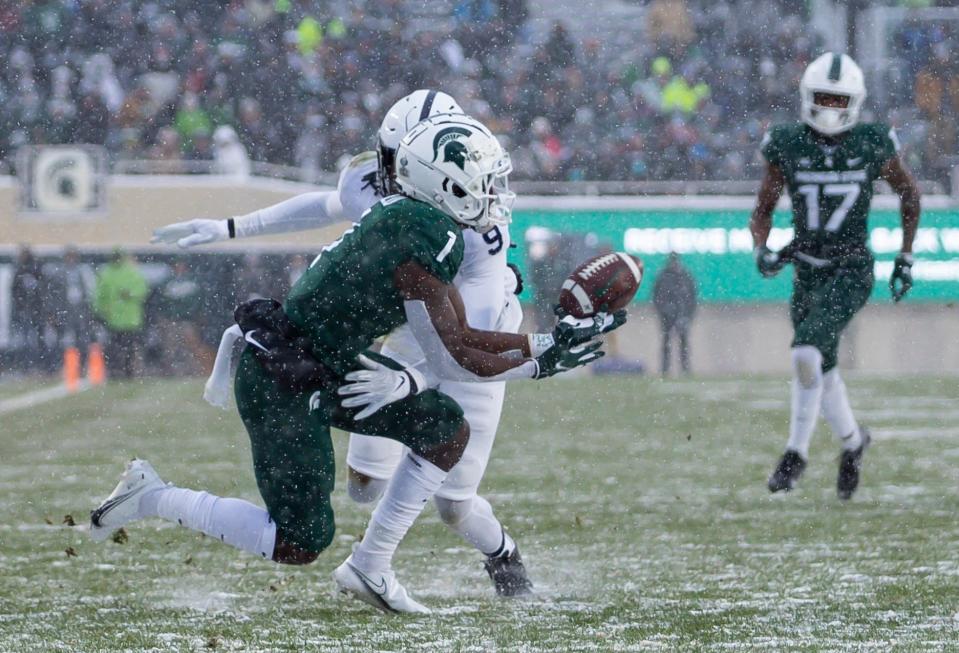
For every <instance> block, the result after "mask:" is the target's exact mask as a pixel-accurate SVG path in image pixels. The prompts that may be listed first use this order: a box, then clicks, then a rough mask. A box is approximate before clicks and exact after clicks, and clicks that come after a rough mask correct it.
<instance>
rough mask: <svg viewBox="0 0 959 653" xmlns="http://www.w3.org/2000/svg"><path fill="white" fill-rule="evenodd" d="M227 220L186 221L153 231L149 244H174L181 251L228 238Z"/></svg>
mask: <svg viewBox="0 0 959 653" xmlns="http://www.w3.org/2000/svg"><path fill="white" fill-rule="evenodd" d="M228 222H229V221H228V220H203V219H198V220H188V221H187V222H176V223H174V224H168V225H167V226H165V227H160V228H159V229H156V230H154V232H153V238H151V239H150V242H151V243H166V244H170V245H172V244H174V243H176V244H177V245H179V246H180V247H182V248H183V249H187V248H188V247H193V246H194V245H205V244H207V243H215V242H216V241H218V240H226V239H227V238H230V237H231V235H230V228H229V224H228Z"/></svg>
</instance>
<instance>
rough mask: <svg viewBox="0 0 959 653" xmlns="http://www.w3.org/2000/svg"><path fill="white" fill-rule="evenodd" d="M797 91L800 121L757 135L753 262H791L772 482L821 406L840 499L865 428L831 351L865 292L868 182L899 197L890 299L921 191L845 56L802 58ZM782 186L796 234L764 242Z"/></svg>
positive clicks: (783, 476) (790, 469) (796, 457)
mask: <svg viewBox="0 0 959 653" xmlns="http://www.w3.org/2000/svg"><path fill="white" fill-rule="evenodd" d="M800 95H801V99H802V119H803V121H802V122H800V123H794V124H789V125H780V126H778V127H774V128H773V129H772V130H770V131H769V132H768V133H767V134H766V136H765V137H764V138H763V142H762V146H761V151H762V155H763V157H764V158H765V159H766V170H765V173H764V175H763V180H762V185H761V187H760V189H759V196H758V198H757V202H756V208H755V210H754V211H753V214H752V218H751V220H750V230H751V231H752V235H753V241H754V244H755V247H756V249H755V254H756V263H757V266H758V267H759V271H760V273H762V275H763V276H765V277H771V276H774V275H775V274H776V273H778V272H779V270H780V269H781V268H782V267H783V266H784V265H785V264H787V263H790V262H791V263H793V266H794V271H795V272H794V278H793V296H792V302H791V306H790V309H791V311H790V312H791V316H792V322H793V329H794V333H795V335H794V338H793V343H792V366H793V381H792V407H791V417H790V422H789V441H788V442H787V444H786V451H785V453H784V454H783V456H782V458H781V460H780V461H779V464H778V465H777V467H776V469H775V471H774V472H773V474H772V476H770V477H769V482H768V486H769V490H770V491H771V492H778V491H780V490H791V489H792V488H793V487H794V485H795V483H796V481H797V480H798V479H799V477H800V476H801V475H802V472H803V470H804V469H805V467H806V460H807V457H808V451H809V439H810V437H811V436H812V432H813V430H814V429H815V426H816V421H817V419H818V417H819V413H820V411H822V414H823V415H824V416H825V418H826V421H827V422H829V425H830V427H831V428H832V431H833V433H834V434H835V436H836V437H837V438H838V439H839V441H840V443H841V446H842V455H841V457H840V463H839V476H838V480H837V491H838V494H839V498H841V499H849V498H850V497H851V496H852V494H853V492H855V490H856V487H857V486H858V485H859V471H860V466H861V464H862V457H863V451H864V450H865V449H866V447H867V446H868V445H869V433H868V431H867V430H866V429H864V428H862V427H861V426H860V425H859V424H858V423H857V422H856V419H855V417H854V416H853V413H852V409H851V407H850V405H849V399H848V397H847V394H846V386H845V384H844V383H843V381H842V378H841V377H840V375H839V370H838V368H837V367H836V365H837V360H836V359H837V353H838V348H839V337H840V335H841V334H842V332H843V330H844V329H845V328H846V325H848V324H849V322H850V320H852V318H853V316H854V315H855V314H856V313H857V312H858V311H859V309H861V308H862V307H863V306H864V305H865V303H866V300H867V299H868V298H869V293H870V292H871V291H872V286H873V256H872V253H871V252H870V251H869V248H868V244H867V241H868V230H867V220H868V216H869V205H870V202H871V200H872V188H873V182H874V181H876V180H877V179H884V180H885V181H887V182H888V183H889V185H890V186H891V187H892V189H893V190H894V191H895V192H896V193H897V194H898V195H899V198H900V213H901V215H902V232H903V233H902V250H901V253H900V254H899V255H898V256H897V257H896V262H895V267H894V269H893V273H892V278H891V279H890V280H889V288H890V290H891V292H892V296H893V299H894V300H895V301H899V300H900V299H902V298H903V296H904V295H905V294H906V293H907V292H908V291H909V288H910V287H911V286H912V274H911V268H912V262H913V259H912V242H913V238H914V237H915V234H916V228H917V226H918V224H919V190H918V188H917V186H916V182H915V181H914V179H913V177H912V175H911V174H910V173H909V171H908V170H907V169H906V167H905V166H904V165H903V162H902V160H901V159H900V157H899V154H898V152H899V143H898V141H897V139H896V134H895V132H894V131H893V130H892V129H890V128H889V127H888V126H886V125H883V124H879V123H859V112H860V109H861V108H862V103H863V100H864V99H865V97H866V89H865V86H864V84H863V75H862V71H861V70H860V69H859V66H858V65H856V62H855V61H853V60H852V59H851V58H850V57H849V56H847V55H844V54H834V53H826V54H824V55H822V56H821V57H819V58H818V59H816V60H815V61H813V62H812V63H811V64H809V67H808V68H807V69H806V72H805V74H804V75H803V78H802V82H801V84H800ZM783 189H786V190H787V191H788V193H789V197H790V199H791V200H792V207H793V211H792V213H793V227H794V230H795V237H794V239H793V241H792V242H791V243H790V244H789V245H788V246H787V247H786V248H784V249H783V250H781V251H779V252H772V251H770V249H769V248H768V247H767V246H766V240H767V238H768V236H769V232H770V229H771V227H772V214H773V210H774V209H775V207H776V203H777V201H778V200H779V197H780V195H781V194H782V192H783Z"/></svg>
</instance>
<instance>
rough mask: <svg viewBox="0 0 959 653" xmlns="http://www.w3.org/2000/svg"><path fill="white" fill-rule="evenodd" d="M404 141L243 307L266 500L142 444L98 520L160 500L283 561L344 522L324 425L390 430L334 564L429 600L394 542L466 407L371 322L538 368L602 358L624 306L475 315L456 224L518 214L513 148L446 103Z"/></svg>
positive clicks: (455, 371) (381, 588) (239, 391)
mask: <svg viewBox="0 0 959 653" xmlns="http://www.w3.org/2000/svg"><path fill="white" fill-rule="evenodd" d="M398 157H399V163H400V166H399V167H398V170H397V183H398V184H400V187H401V188H402V190H403V193H404V194H403V195H392V196H389V197H386V198H384V199H383V200H381V201H380V202H379V203H378V204H376V205H374V206H373V208H371V209H370V211H369V212H368V213H367V214H366V215H365V216H364V217H363V220H362V221H361V222H359V223H357V224H355V225H353V227H352V228H351V229H349V230H347V231H346V232H345V233H344V234H343V236H342V237H341V238H340V239H339V240H337V241H336V242H334V243H332V244H330V245H329V246H327V247H325V248H324V249H323V251H322V252H321V254H320V255H319V256H317V257H316V259H315V260H314V261H313V263H312V264H311V266H310V269H309V270H308V271H307V272H306V273H305V274H304V275H303V276H302V277H301V278H300V280H299V281H297V283H296V284H295V285H294V287H293V289H292V290H291V291H290V294H289V296H288V297H287V299H286V302H285V304H284V305H283V307H282V309H281V308H280V306H279V304H278V303H276V302H271V300H258V301H257V302H251V303H248V304H245V305H243V306H241V307H240V308H239V309H238V310H237V322H238V328H239V329H240V330H241V331H242V334H243V337H244V339H245V340H246V342H247V343H248V345H249V346H248V347H247V348H246V349H245V350H244V352H243V354H242V356H241V358H240V363H239V367H238V369H237V373H236V382H235V396H236V402H237V408H238V410H239V413H240V416H241V418H242V420H243V424H244V426H245V427H246V429H247V432H248V433H249V436H250V444H251V449H252V454H253V469H254V474H255V477H256V481H257V486H258V488H259V491H260V494H261V496H262V497H263V500H264V502H265V504H266V508H265V509H264V508H261V507H259V506H256V505H254V504H251V503H249V502H246V501H242V500H239V499H230V498H220V497H217V496H214V495H212V494H209V493H206V492H196V491H194V490H190V489H185V488H179V487H173V486H168V485H166V484H164V483H163V481H162V480H161V479H160V477H159V475H158V474H157V473H156V471H155V470H153V468H152V467H151V466H150V465H149V463H147V462H146V461H143V460H134V461H133V462H132V463H130V465H128V467H127V470H126V471H125V473H124V474H123V476H122V477H121V481H120V484H119V485H118V486H117V487H116V489H115V490H114V492H113V493H112V494H111V495H110V496H109V497H108V498H107V499H106V500H105V501H104V502H103V503H101V504H100V506H99V507H98V508H97V509H96V510H94V511H93V512H92V513H91V534H92V535H93V536H94V537H95V538H97V539H102V538H104V537H106V536H107V535H109V533H110V532H112V531H113V530H114V529H116V528H118V527H120V526H122V525H123V524H126V523H129V522H131V521H134V520H137V519H143V518H146V517H161V518H164V519H167V520H169V521H173V522H175V523H178V524H180V525H183V526H186V527H188V528H192V529H194V530H199V531H201V532H203V533H206V534H208V535H211V536H213V537H217V538H219V539H220V540H221V541H223V542H226V543H228V544H231V545H233V546H235V547H237V548H239V549H242V550H245V551H248V552H251V553H254V554H256V555H259V556H261V557H264V558H270V559H272V560H274V561H276V562H279V563H286V564H306V563H310V562H312V561H313V560H315V559H316V557H317V556H318V555H319V553H320V552H321V551H322V550H323V549H325V548H326V547H327V546H329V544H330V542H331V541H332V538H333V533H334V521H333V511H332V508H331V506H330V495H331V493H332V491H333V481H334V472H335V470H334V460H333V448H332V442H331V439H330V427H331V426H335V427H337V428H340V429H342V430H345V431H352V432H358V433H363V434H368V435H376V436H384V437H391V438H396V439H398V440H400V441H401V442H402V443H403V444H404V445H406V447H408V449H409V451H410V454H409V455H408V456H407V457H406V458H405V459H404V460H403V461H402V462H401V463H400V465H399V467H398V469H397V471H396V473H395V474H394V477H393V479H392V481H391V483H390V485H389V487H388V488H387V490H386V493H385V494H384V497H383V499H382V500H381V502H380V504H379V506H378V507H377V509H376V510H375V511H374V513H373V516H372V519H371V522H370V525H369V528H368V531H367V532H368V533H369V532H370V531H375V533H376V537H366V538H364V540H363V542H361V543H360V545H359V546H358V547H357V548H356V549H355V550H354V552H353V554H352V555H351V556H350V557H349V558H348V559H347V560H346V562H344V563H343V564H342V565H340V567H338V568H337V570H336V572H335V578H336V582H337V584H338V586H339V587H340V588H341V589H342V590H344V591H348V592H351V593H353V594H355V595H356V596H358V597H359V598H361V599H362V600H364V601H367V602H368V603H371V604H372V605H374V606H376V607H378V608H380V609H382V610H384V611H390V612H427V611H428V610H427V609H426V608H425V607H424V606H422V605H421V604H419V603H418V602H416V601H414V600H413V599H412V598H410V597H409V596H408V595H407V593H406V590H405V589H404V588H403V586H402V585H400V583H399V582H398V581H397V580H396V578H395V575H394V574H393V571H392V569H391V561H392V556H393V553H394V551H395V549H396V547H397V545H398V544H399V542H400V540H401V539H402V538H403V536H404V535H405V534H406V532H407V530H408V529H409V528H410V526H411V525H412V523H413V521H414V520H415V519H416V517H417V516H418V515H419V513H420V512H421V511H422V509H423V507H424V506H425V505H426V503H427V502H428V501H429V499H430V497H431V496H432V495H433V493H434V492H435V491H436V490H437V489H438V488H439V486H440V485H441V484H442V482H443V480H444V479H445V478H446V475H447V472H448V471H449V470H450V469H451V468H452V467H453V465H455V464H456V462H457V461H458V460H459V458H460V456H461V455H462V452H463V449H464V448H465V446H466V444H467V442H468V438H469V425H468V424H467V422H466V421H465V420H464V419H463V412H462V410H461V408H460V407H459V405H458V404H457V403H456V402H455V401H453V400H452V399H451V398H450V397H448V396H447V395H445V394H442V393H440V392H438V391H437V390H433V389H430V388H429V387H428V384H427V381H426V378H425V376H424V374H423V373H422V372H421V371H420V370H418V369H416V368H415V367H407V366H404V365H403V364H400V363H399V362H397V361H395V360H392V359H389V358H387V357H385V356H381V355H379V354H376V353H373V352H372V351H370V350H369V348H370V347H371V345H373V342H374V340H375V339H376V338H378V337H380V336H384V335H386V334H387V333H389V332H390V331H392V330H393V329H395V328H396V327H397V326H399V325H401V324H404V323H409V325H410V328H411V330H412V332H413V334H414V336H415V337H416V339H417V342H418V344H419V345H420V347H421V348H422V350H423V352H424V355H425V357H426V359H427V361H428V363H429V367H430V369H431V370H432V371H434V373H438V374H440V375H441V376H443V377H445V378H455V379H459V380H470V381H503V380H509V379H519V378H536V379H539V378H545V377H548V376H551V375H553V374H556V373H558V372H562V371H565V370H568V369H572V368H574V367H577V366H580V365H584V364H586V363H589V362H591V361H593V360H595V359H596V358H598V357H599V356H600V355H601V353H602V352H600V351H598V347H599V343H598V342H594V339H595V337H596V336H598V335H600V334H601V333H604V332H606V331H608V330H611V329H612V328H615V327H616V326H619V324H622V322H623V321H624V320H625V317H624V315H622V314H618V315H616V316H607V315H604V314H599V315H598V316H597V317H596V318H594V319H590V320H579V321H576V320H567V321H565V322H563V323H560V324H559V325H558V326H557V328H556V330H555V331H554V333H552V334H522V335H521V334H509V333H495V332H486V331H478V330H474V329H472V328H470V327H469V325H468V324H467V323H466V321H465V318H464V317H463V316H464V312H463V306H462V300H461V299H460V297H459V294H458V292H457V291H456V289H455V287H454V286H453V285H452V281H453V278H454V276H455V275H456V273H457V271H458V269H459V267H460V263H461V261H462V258H463V236H462V229H464V228H474V229H477V230H482V229H485V228H490V227H492V226H493V225H495V224H497V223H498V222H503V221H506V220H508V219H509V215H510V202H509V199H510V194H509V192H508V189H507V188H506V185H505V178H506V175H508V173H509V171H510V164H509V157H508V155H506V153H505V152H503V151H502V149H501V148H500V147H499V144H498V143H497V142H496V139H495V138H493V136H492V135H491V134H490V133H489V132H488V131H487V130H486V129H485V127H483V126H482V125H481V124H480V123H478V122H476V121H475V120H473V119H471V118H468V117H466V116H463V115H450V114H446V115H445V116H438V117H435V118H432V119H429V120H426V121H424V122H423V123H420V124H419V125H418V126H417V127H415V128H414V129H413V130H412V131H411V132H410V134H408V135H407V137H406V138H404V140H403V142H402V143H401V145H400V148H399V150H398ZM396 434H404V435H400V436H397V435H396Z"/></svg>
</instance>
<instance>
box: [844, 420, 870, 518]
mask: <svg viewBox="0 0 959 653" xmlns="http://www.w3.org/2000/svg"><path fill="white" fill-rule="evenodd" d="M859 432H860V433H861V434H862V444H861V445H859V448H858V449H853V450H851V451H849V450H845V451H843V452H842V455H841V456H840V457H839V478H838V479H837V480H836V491H837V492H838V493H839V498H840V499H842V500H843V501H848V500H849V499H850V498H851V497H852V493H853V492H855V491H856V488H857V487H859V469H860V468H861V467H862V454H863V452H864V451H865V450H866V447H868V446H869V443H870V442H871V441H872V436H871V435H870V434H869V429H867V428H865V427H862V426H860V427H859Z"/></svg>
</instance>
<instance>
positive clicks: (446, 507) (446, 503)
mask: <svg viewBox="0 0 959 653" xmlns="http://www.w3.org/2000/svg"><path fill="white" fill-rule="evenodd" d="M433 501H434V502H435V503H436V511H437V512H439V514H440V519H442V520H443V523H444V524H446V525H448V526H456V524H458V523H460V522H461V521H463V520H464V519H466V517H468V516H469V514H470V513H471V512H472V511H473V498H472V497H470V498H469V499H465V500H463V501H454V500H452V499H444V498H443V497H436V496H434V497H433Z"/></svg>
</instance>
